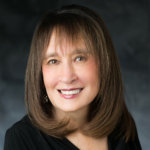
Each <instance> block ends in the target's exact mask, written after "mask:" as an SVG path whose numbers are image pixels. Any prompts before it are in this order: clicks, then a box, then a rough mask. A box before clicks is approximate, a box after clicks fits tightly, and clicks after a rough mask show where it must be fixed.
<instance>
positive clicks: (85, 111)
mask: <svg viewBox="0 0 150 150" xmlns="http://www.w3.org/2000/svg"><path fill="white" fill-rule="evenodd" d="M58 4H59V5H58ZM90 4H92V3H91V2H90V1H87V2H86V1H82V2H66V3H65V2H64V3H63V2H62V1H59V2H57V5H55V4H54V3H53V6H54V7H51V6H49V7H48V6H47V5H48V2H47V5H46V4H45V5H42V7H41V8H40V3H39V4H38V5H39V7H37V8H38V9H37V10H36V11H35V10H34V11H35V14H36V15H35V14H34V13H33V12H32V13H31V12H29V14H30V13H31V14H34V15H33V16H32V17H31V18H34V19H33V20H32V21H31V22H32V24H31V25H30V27H28V28H25V29H24V30H27V29H29V28H30V38H29V39H28V40H27V42H26V44H28V46H25V47H24V52H22V51H21V52H19V53H20V54H18V56H16V57H15V56H14V60H16V59H17V57H19V55H21V56H22V57H24V58H23V59H24V60H23V61H24V63H23V64H21V63H20V64H18V62H17V63H16V64H17V65H18V66H20V67H21V66H22V67H24V71H22V74H21V75H20V76H21V78H22V79H23V80H21V81H22V82H20V83H19V82H18V80H16V81H17V82H16V83H15V82H12V83H13V84H14V85H18V87H17V88H14V90H13V91H15V92H14V93H13V94H12V95H14V94H15V93H16V94H15V95H16V97H17V95H18V97H19V95H21V96H20V97H21V98H22V100H18V102H17V101H15V100H14V101H11V99H10V98H11V97H10V95H11V94H10V95H9V93H8V94H7V95H8V98H7V99H6V100H5V103H4V102H3V103H2V105H3V106H4V108H3V109H2V110H1V112H2V115H1V116H3V117H2V121H5V122H4V123H5V124H6V126H5V127H4V123H3V124H2V125H1V127H2V129H4V130H3V132H2V133H3V138H2V139H3V143H2V145H3V149H4V150H41V149H42V150H48V149H50V150H78V149H80V150H142V149H145V150H147V149H146V148H148V147H147V146H146V144H147V145H148V144H149V143H148V142H147V141H148V139H146V137H148V134H146V133H145V132H146V131H147V130H148V126H147V125H148V124H144V123H146V122H148V121H146V120H147V119H148V114H149V113H150V112H149V109H148V106H149V103H148V101H147V96H148V95H146V94H147V93H146V94H145V97H143V101H142V99H141V98H142V91H140V92H141V95H140V93H138V90H140V89H144V87H145V88H146V87H147V90H148V88H149V87H148V85H149V84H148V83H149V81H150V80H149V79H148V82H147V83H146V82H145V80H144V79H143V78H144V77H146V75H147V74H146V75H145V76H144V74H143V76H142V75H141V80H138V78H139V77H138V75H139V74H140V73H139V74H138V73H137V72H138V71H137V70H138V69H139V70H140V69H141V68H140V63H141V65H142V62H143V61H142V60H139V62H138V61H136V60H137V59H138V58H140V52H139V51H138V50H139V49H138V48H139V45H140V44H139V45H138V43H137V45H138V46H136V45H135V42H134V41H133V40H134V36H135V35H136V36H138V37H140V35H138V34H137V33H139V31H137V29H138V27H137V28H136V29H135V31H136V33H133V32H134V30H133V32H132V33H129V31H127V29H130V28H129V27H130V26H129V27H126V24H129V25H132V22H131V23H130V17H128V15H127V13H126V12H125V7H126V8H128V7H127V6H128V5H127V4H126V3H125V4H124V5H125V6H124V7H123V6H122V9H121V5H120V3H119V2H118V3H111V2H110V3H106V2H103V3H102V6H101V5H100V3H98V1H95V3H94V4H93V5H92V6H91V5H90ZM109 5H111V8H113V11H114V12H115V13H118V15H115V13H114V16H115V17H116V18H115V17H114V16H113V17H111V16H112V15H110V16H109V12H111V10H110V9H109V10H108V9H107V7H110V6H109ZM36 6H37V5H36ZM106 6H107V7H106ZM134 6H135V4H134V3H132V7H133V8H134V9H135V7H134ZM136 6H137V7H139V3H136ZM143 7H144V6H143ZM115 8H116V9H117V10H115ZM119 8H120V10H119ZM123 8H124V9H123ZM28 9H29V8H28ZM128 9H129V10H130V9H131V8H128ZM20 11H21V10H20ZM128 12H130V11H128ZM131 12H132V11H131ZM123 13H124V14H125V21H124V20H123V19H124V18H123V17H124V16H123ZM29 14H28V15H29ZM131 14H132V13H131ZM119 15H120V16H121V17H120V16H119ZM29 16H30V15H29ZM117 17H118V19H117ZM126 18H129V19H126ZM119 19H120V21H119ZM127 20H128V21H129V22H127ZM113 21H114V22H113ZM124 22H125V24H123V23H124ZM117 24H118V25H117ZM121 24H122V26H120V25H121ZM133 25H135V24H133ZM31 26H32V27H31ZM143 26H144V23H143ZM12 28H13V27H12ZM131 29H133V27H132V28H131ZM19 32H21V31H20V30H19ZM19 32H18V33H19ZM22 32H23V33H25V31H22ZM127 32H128V33H127ZM141 32H142V31H141ZM128 34H129V35H128ZM117 36H118V37H117ZM126 36H127V37H126ZM131 37H132V39H131V40H129V43H128V39H130V38H131ZM143 38H144V37H143ZM145 39H146V37H145ZM138 40H139V41H140V40H141V45H142V39H139V38H138ZM18 41H19V40H18ZM120 41H121V43H120ZM135 41H136V38H135ZM15 45H17V43H16V44H15ZM20 45H21V44H20ZM131 46H133V47H134V48H133V49H131ZM145 47H146V46H145ZM136 48H137V50H136ZM13 49H14V48H13ZM145 51H146V50H145ZM15 53H16V54H17V52H14V54H15ZM11 54H13V52H11ZM24 54H25V55H24ZM23 55H24V56H23ZM9 57H10V56H9ZM22 57H19V58H18V59H19V60H22ZM143 57H144V59H145V60H146V59H148V56H147V55H144V56H143ZM10 58H11V57H10ZM141 59H142V58H141ZM10 60H11V59H10ZM132 61H133V62H132ZM4 62H5V61H4ZM20 62H21V61H20ZM136 62H137V63H136ZM9 65H10V64H9ZM138 65H139V66H138ZM143 66H144V63H143ZM14 67H15V66H14ZM148 67H150V64H149V66H148V64H147V68H148ZM127 68H128V69H127ZM135 68H136V69H137V70H134V69H135ZM5 70H7V69H6V68H5ZM8 70H9V68H8ZM8 70H7V73H8V72H9V71H8ZM2 71H3V70H2ZM140 71H141V72H142V73H143V70H142V69H141V70H140ZM10 72H11V71H10ZM18 72H19V70H18ZM145 72H146V66H145ZM15 73H17V71H16V72H15ZM15 73H14V76H15ZM7 76H8V75H7ZM7 76H6V77H4V78H2V77H3V72H2V76H1V79H3V80H2V83H3V87H4V84H5V82H4V81H5V80H6V81H7V78H8V77H7ZM18 76H19V75H18ZM12 80H14V78H12ZM132 80H133V81H132ZM142 81H143V82H142ZM9 82H10V81H9ZM135 82H136V83H137V85H136V84H135ZM144 82H145V83H144ZM140 83H141V85H140ZM19 85H20V86H19ZM140 86H141V88H139V87H140ZM5 87H6V86H5ZM19 87H20V88H19ZM138 88H139V89H138ZM1 89H2V90H1V91H4V88H1ZM5 89H6V88H5ZM17 89H18V91H17ZM136 89H137V91H135V90H136ZM8 91H9V90H8ZM19 91H21V92H19ZM17 93H18V94H17ZM2 96H3V98H4V97H5V93H3V94H2ZM5 98H6V97H5ZM13 99H14V97H13V96H12V100H13ZM17 99H18V98H17ZM2 100H3V99H2ZM10 101H11V102H10ZM6 102H7V103H6ZM12 103H13V105H14V106H13V107H12ZM145 103H147V106H145ZM8 106H9V107H8ZM144 108H145V110H143V109H144ZM8 109H9V111H8ZM11 109H12V110H11ZM11 112H12V113H11ZM146 112H148V113H147V115H144V114H145V113H146ZM10 114H11V115H10ZM13 115H14V116H16V115H17V116H16V117H14V116H13ZM144 117H145V118H144ZM9 118H10V121H8V120H9ZM13 118H15V119H13ZM142 121H143V124H142ZM142 126H143V127H145V129H143V130H142ZM142 131H143V133H142ZM147 132H148V131H147ZM144 144H145V145H144ZM0 150H1V149H0Z"/></svg>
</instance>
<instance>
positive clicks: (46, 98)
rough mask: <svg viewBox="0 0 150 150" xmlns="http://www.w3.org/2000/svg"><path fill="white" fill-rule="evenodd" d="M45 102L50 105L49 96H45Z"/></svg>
mask: <svg viewBox="0 0 150 150" xmlns="http://www.w3.org/2000/svg"><path fill="white" fill-rule="evenodd" d="M44 100H45V103H48V102H49V99H48V96H47V95H46V96H44Z"/></svg>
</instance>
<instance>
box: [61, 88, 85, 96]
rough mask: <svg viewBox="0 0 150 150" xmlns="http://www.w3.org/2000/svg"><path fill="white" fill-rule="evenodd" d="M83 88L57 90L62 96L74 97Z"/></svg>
mask: <svg viewBox="0 0 150 150" xmlns="http://www.w3.org/2000/svg"><path fill="white" fill-rule="evenodd" d="M82 89H83V88H78V89H62V90H58V91H59V93H60V95H61V96H63V98H75V96H77V95H78V94H79V93H80V92H81V91H82Z"/></svg>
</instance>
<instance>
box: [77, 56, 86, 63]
mask: <svg viewBox="0 0 150 150" xmlns="http://www.w3.org/2000/svg"><path fill="white" fill-rule="evenodd" d="M85 60H86V57H85V56H77V57H76V58H75V61H77V62H78V61H85Z"/></svg>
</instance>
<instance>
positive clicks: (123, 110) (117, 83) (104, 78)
mask: <svg viewBox="0 0 150 150" xmlns="http://www.w3.org/2000/svg"><path fill="white" fill-rule="evenodd" d="M54 30H56V31H57V34H58V36H56V37H58V38H59V39H61V38H67V39H69V40H70V41H72V42H74V41H76V38H77V37H79V36H80V37H81V38H83V40H84V42H85V44H86V47H87V48H88V49H89V50H91V51H92V52H93V54H94V56H95V58H96V59H97V62H98V64H99V78H100V89H99V93H98V95H97V97H96V98H95V99H94V100H93V102H92V103H91V104H90V107H89V114H88V121H87V123H86V125H85V126H84V127H83V128H82V129H81V130H82V131H83V133H84V134H86V135H89V136H93V137H96V138H99V137H103V136H108V135H113V133H115V135H117V136H118V137H120V136H123V137H124V138H125V140H126V141H128V140H129V139H134V136H135V124H134V121H133V119H132V117H131V115H130V113H129V112H128V110H127V107H126V105H125V102H124V94H123V85H122V78H121V73H120V67H119V63H118V58H117V56H116V53H115V50H114V47H113V44H112V40H111V37H110V35H109V33H108V30H107V28H106V26H105V24H104V22H103V20H102V19H101V17H100V16H99V15H97V14H96V13H95V12H93V11H92V10H90V9H89V8H86V7H83V6H79V5H70V6H64V7H62V8H61V9H58V10H55V11H52V12H48V13H47V14H46V15H45V16H44V17H43V18H42V20H41V22H40V23H39V24H38V26H37V28H36V30H35V32H34V35H33V39H32V44H31V49H30V54H29V58H28V64H27V70H26V79H25V102H26V107H27V111H28V115H29V117H30V119H31V121H32V122H33V123H34V124H35V125H36V126H37V127H38V128H39V129H40V130H42V131H43V132H45V133H47V134H48V135H51V136H55V137H63V136H65V135H67V134H68V133H70V132H72V130H67V129H66V126H67V125H68V121H67V120H63V121H62V122H58V121H56V120H55V118H54V117H53V111H52V108H53V106H52V104H51V102H48V103H45V102H44V96H45V95H46V90H45V87H44V83H43V77H42V70H41V66H42V59H43V53H44V51H45V50H46V49H47V47H48V44H49V42H50V38H51V34H52V32H53V31H54ZM73 130H74V129H73Z"/></svg>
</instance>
